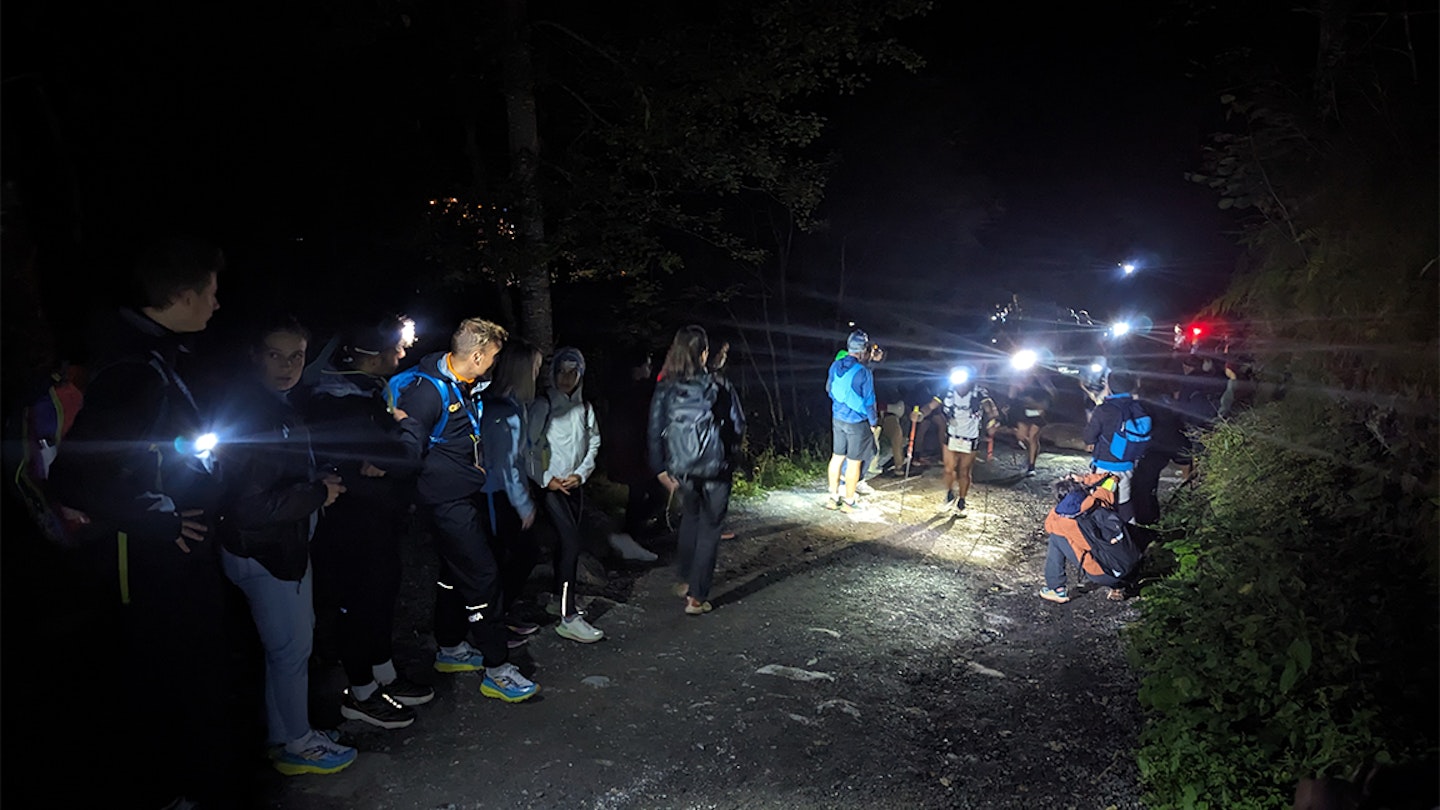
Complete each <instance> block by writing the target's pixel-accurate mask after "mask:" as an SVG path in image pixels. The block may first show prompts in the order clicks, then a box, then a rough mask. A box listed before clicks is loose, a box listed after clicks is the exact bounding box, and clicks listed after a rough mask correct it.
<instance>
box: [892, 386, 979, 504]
mask: <svg viewBox="0 0 1440 810" xmlns="http://www.w3.org/2000/svg"><path fill="white" fill-rule="evenodd" d="M975 376H976V375H975V374H974V373H973V372H972V371H971V370H970V369H966V368H958V369H955V370H954V371H953V372H951V375H950V386H949V387H948V388H946V390H945V391H943V392H941V393H939V394H936V395H935V396H934V397H933V398H931V400H930V402H929V403H927V404H926V405H925V407H923V408H920V409H919V410H917V411H912V412H911V414H910V418H911V420H912V421H914V422H916V423H919V422H921V421H923V420H924V419H926V418H927V417H929V416H930V414H932V413H934V412H935V411H936V410H937V409H939V410H940V411H941V413H943V414H944V415H945V444H944V445H942V450H941V452H942V454H943V457H944V462H945V500H944V501H942V502H941V504H940V511H941V512H942V513H945V512H949V511H951V510H953V511H954V513H955V516H956V517H964V516H965V498H966V496H968V495H969V494H970V484H971V483H972V478H973V472H974V467H975V453H976V452H977V451H978V450H979V449H980V434H981V428H982V421H983V427H984V429H985V430H987V431H988V430H992V429H994V426H995V425H996V424H997V422H998V420H999V417H1000V413H999V410H998V409H996V407H995V401H994V400H993V399H991V398H990V392H989V391H987V390H986V389H985V388H984V387H983V386H981V385H979V384H978V383H977V382H976V380H975ZM982 418H983V420H982Z"/></svg>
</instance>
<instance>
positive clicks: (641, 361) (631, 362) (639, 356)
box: [623, 349, 655, 382]
mask: <svg viewBox="0 0 1440 810" xmlns="http://www.w3.org/2000/svg"><path fill="white" fill-rule="evenodd" d="M623 356H624V358H625V370H626V375H625V376H626V377H627V378H628V379H630V380H634V381H637V382H638V381H642V380H648V379H650V378H651V377H653V376H654V375H655V368H654V365H653V359H652V358H651V356H650V350H649V349H630V350H629V351H628V352H626V353H625V354H624V355H623Z"/></svg>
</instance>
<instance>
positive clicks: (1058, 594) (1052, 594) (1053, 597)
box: [1040, 588, 1070, 605]
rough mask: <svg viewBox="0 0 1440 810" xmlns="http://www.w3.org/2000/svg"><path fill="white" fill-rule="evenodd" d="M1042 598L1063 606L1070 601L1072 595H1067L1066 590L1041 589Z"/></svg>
mask: <svg viewBox="0 0 1440 810" xmlns="http://www.w3.org/2000/svg"><path fill="white" fill-rule="evenodd" d="M1040 598H1041V599H1044V600H1046V601H1049V602H1058V603H1059V604H1062V605H1063V604H1065V603H1066V602H1069V601H1070V594H1068V593H1066V592H1065V589H1064V588H1053V589H1052V588H1041V589H1040Z"/></svg>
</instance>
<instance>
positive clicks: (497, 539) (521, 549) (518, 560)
mask: <svg viewBox="0 0 1440 810" xmlns="http://www.w3.org/2000/svg"><path fill="white" fill-rule="evenodd" d="M485 497H486V500H487V501H488V507H489V509H490V514H489V518H488V519H489V520H490V521H491V522H490V528H491V534H490V553H491V554H493V555H494V556H495V562H496V564H498V565H499V566H500V599H501V604H503V605H504V608H505V613H506V614H507V615H508V614H509V613H510V609H511V608H512V607H514V606H515V600H516V599H519V598H520V594H521V593H523V592H524V590H525V583H526V582H529V581H530V572H531V571H534V570H535V563H536V562H537V561H538V560H539V559H540V550H539V549H538V548H536V546H535V535H534V533H533V532H531V531H529V530H526V529H522V528H521V527H520V513H519V512H517V511H515V507H514V506H512V505H511V504H510V496H509V495H506V494H505V493H503V492H492V493H490V494H488V495H486V496H485Z"/></svg>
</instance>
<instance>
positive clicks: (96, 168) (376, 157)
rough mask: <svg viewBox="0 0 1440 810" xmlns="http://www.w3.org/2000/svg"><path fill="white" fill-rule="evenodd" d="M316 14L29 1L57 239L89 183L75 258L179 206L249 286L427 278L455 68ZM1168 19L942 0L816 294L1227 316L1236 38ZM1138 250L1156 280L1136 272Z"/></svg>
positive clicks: (27, 37) (20, 61)
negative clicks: (1210, 174)
mask: <svg viewBox="0 0 1440 810" xmlns="http://www.w3.org/2000/svg"><path fill="white" fill-rule="evenodd" d="M302 6H303V4H302ZM127 8H129V7H127ZM299 8H300V7H292V6H290V5H275V6H264V5H254V4H245V5H240V4H220V5H215V6H211V5H208V4H206V5H203V6H195V7H192V6H182V5H176V6H175V7H174V8H173V9H171V8H163V7H161V6H158V5H148V6H146V5H142V6H141V7H140V10H138V11H130V10H124V11H122V10H120V9H119V7H106V8H104V9H102V10H98V11H97V10H91V11H87V12H85V13H84V14H77V13H76V11H75V10H74V9H66V8H61V7H57V6H56V5H55V4H41V3H37V2H33V0H32V2H30V3H28V4H19V3H9V4H6V6H5V22H6V24H5V25H4V26H3V27H4V29H5V36H6V39H5V64H4V71H5V78H6V83H5V91H4V92H5V96H4V100H5V108H6V109H5V112H6V115H5V116H4V129H5V140H4V148H5V154H4V162H3V163H4V171H5V175H6V177H7V179H17V180H20V181H21V183H22V185H23V187H24V191H25V193H26V195H27V198H26V201H27V203H28V204H29V207H30V210H31V211H32V214H33V215H34V216H36V217H37V218H40V219H43V220H45V221H46V222H49V223H50V224H51V226H52V227H63V226H55V225H54V223H55V222H61V221H63V220H64V219H65V216H64V212H65V211H66V207H67V204H68V201H70V200H72V199H74V198H75V197H76V196H77V195H76V194H74V193H72V192H71V189H77V190H78V192H79V193H78V197H79V198H80V201H81V204H82V207H83V213H84V220H83V226H84V228H85V236H86V238H87V239H88V240H89V245H90V252H89V253H86V254H84V255H83V256H78V257H77V256H71V257H67V260H66V262H57V263H61V264H64V263H69V264H72V265H73V264H75V263H77V262H83V263H85V264H87V265H88V266H94V265H95V264H96V263H102V264H103V263H104V262H105V259H104V258H103V254H105V253H106V249H105V248H103V247H97V243H100V244H103V245H110V244H113V245H115V250H114V251H112V252H113V253H114V254H115V255H117V256H118V255H121V254H123V253H124V250H122V249H121V247H122V246H125V247H128V245H125V242H126V239H127V238H128V237H130V236H132V235H135V234H140V233H143V232H144V230H143V229H144V228H145V227H146V226H148V225H150V224H152V222H154V221H158V220H163V219H165V218H166V217H167V216H171V217H173V218H175V219H179V220H181V221H188V222H189V223H193V224H195V225H197V226H199V227H201V228H202V229H204V230H205V231H207V232H209V233H212V234H215V235H216V236H217V238H219V239H221V240H222V241H225V242H227V243H228V244H230V245H231V246H232V253H233V254H235V255H236V256H238V261H239V263H240V264H242V265H245V264H248V265H249V269H248V274H249V275H248V277H245V278H237V279H235V280H234V281H233V282H232V284H231V289H232V290H236V289H240V290H246V291H247V293H246V294H249V295H255V296H260V295H275V294H277V292H276V291H277V290H278V291H280V293H279V294H282V295H286V296H292V297H297V298H304V297H307V296H309V297H313V296H315V295H319V294H324V293H325V291H326V289H327V285H332V282H331V281H330V280H328V279H327V280H322V276H321V274H318V273H308V272H307V270H306V268H313V267H320V266H325V267H329V268H331V269H333V268H335V267H340V266H343V267H347V268H350V269H351V271H352V272H355V273H357V274H359V276H360V278H359V279H358V283H357V284H354V285H353V286H362V287H367V288H377V287H372V286H371V285H379V287H378V289H384V288H385V287H386V284H387V283H388V282H394V281H395V277H397V276H403V275H406V267H407V261H408V259H407V258H405V257H404V256H402V255H399V254H398V253H396V251H394V250H393V249H391V248H389V247H387V244H389V243H390V241H392V240H390V238H389V237H390V234H387V233H386V226H387V223H388V222H389V221H390V219H387V218H389V217H391V216H392V214H393V213H394V212H395V210H396V207H397V205H398V204H399V203H401V202H403V201H405V200H412V199H422V198H423V197H425V196H426V195H429V194H433V193H434V191H433V189H436V188H439V187H440V183H439V181H438V178H442V177H445V176H447V174H453V173H454V172H455V169H456V167H457V165H460V164H461V163H462V161H463V158H462V157H461V156H460V155H459V153H458V139H457V138H456V136H455V134H454V133H455V130H456V129H457V126H458V125H457V122H456V121H455V120H454V116H453V114H452V113H451V112H450V111H449V110H450V103H451V102H450V99H449V98H448V97H447V93H450V92H452V91H451V90H450V89H448V85H447V84H446V76H447V71H448V70H449V68H448V67H447V66H446V65H444V64H439V63H438V61H437V59H436V57H435V56H434V55H433V54H431V53H428V52H425V51H424V50H423V49H420V48H417V47H416V45H415V41H416V38H414V37H408V36H406V35H405V32H404V31H403V30H400V29H396V28H394V27H393V25H392V27H389V28H379V29H377V28H375V27H374V26H370V25H369V23H368V22H366V21H363V20H361V21H357V22H356V23H355V24H354V25H351V26H348V27H347V26H345V25H338V26H337V25H336V24H335V17H333V16H331V17H327V18H323V19H322V18H321V17H320V16H319V15H320V14H321V12H319V11H316V10H313V7H308V6H306V8H312V10H311V11H302V10H298V9H299ZM545 9H546V4H544V3H540V2H537V3H535V4H534V10H535V11H536V13H537V14H544V13H545ZM1156 14H1157V11H1156V10H1155V8H1154V7H1153V6H1152V4H1138V3H1122V4H1099V5H1098V6H1095V5H1093V4H1092V5H1091V6H1085V7H1081V6H1071V7H1067V8H1064V9H1050V8H1046V9H1044V10H1043V11H1042V10H1040V9H1039V8H1038V7H1035V6H1033V5H1026V4H993V5H988V6H977V4H960V3H951V4H948V5H947V4H944V3H941V4H939V7H938V8H937V9H936V10H935V11H933V12H932V13H931V14H930V15H929V16H928V17H927V18H925V19H923V20H921V21H919V22H915V23H909V24H906V25H905V26H903V28H902V29H901V32H900V33H901V36H902V37H904V38H905V39H906V40H907V41H908V42H910V43H911V44H913V45H914V46H915V47H916V48H918V49H919V50H921V51H922V52H923V53H924V54H925V56H926V57H927V59H928V61H929V65H928V67H927V68H926V69H925V70H924V71H922V73H921V74H919V75H916V76H908V75H898V74H896V73H894V72H890V73H882V74H881V75H880V76H879V77H878V78H877V81H876V82H875V84H874V85H873V86H872V87H871V88H870V89H868V90H866V91H863V92H862V93H860V94H859V95H858V96H856V97H855V98H854V99H853V100H850V101H853V103H849V102H848V101H847V103H846V104H842V105H839V106H836V107H834V109H833V110H832V122H833V129H832V130H831V132H830V133H829V135H828V136H827V145H828V146H833V147H836V148H839V149H841V150H842V151H843V154H844V159H843V162H842V164H841V168H840V171H839V172H838V174H837V175H836V177H835V178H834V181H833V183H832V185H831V187H830V193H829V194H828V196H827V201H826V204H825V208H824V209H823V210H822V212H821V213H822V215H824V216H825V217H827V218H828V219H829V220H830V228H829V230H828V231H826V232H825V233H822V234H819V235H817V236H816V237H815V238H813V239H811V240H809V241H808V242H807V244H806V245H805V247H804V249H803V251H802V253H803V257H804V261H805V268H804V271H803V272H802V273H800V274H799V276H798V277H799V278H801V279H803V280H804V283H805V284H807V285H809V287H810V289H809V290H808V292H810V293H811V294H812V295H813V296H814V297H815V298H817V299H823V298H828V297H830V296H832V295H833V294H834V293H833V285H834V284H835V279H836V276H837V274H838V266H839V265H838V255H839V245H840V241H841V240H842V238H843V239H844V240H845V241H846V243H847V246H848V253H847V255H848V262H847V268H848V270H849V273H850V276H851V278H850V280H849V282H848V284H849V287H850V289H851V290H852V294H853V295H855V296H857V297H860V298H861V299H863V300H864V301H866V302H868V303H869V304H870V305H872V306H875V305H879V309H880V310H881V311H885V310H886V309H887V308H888V309H894V308H895V307H902V308H906V309H907V311H909V312H911V313H913V314H918V315H920V316H922V317H927V316H925V313H926V308H927V307H936V308H938V309H940V310H941V312H939V313H937V316H948V315H949V314H952V312H953V311H955V310H960V309H968V310H972V311H974V312H986V311H988V310H989V308H990V306H991V305H992V304H994V303H995V302H997V301H999V300H1002V295H1003V293H1005V292H1007V291H1011V290H1014V291H1020V292H1023V293H1025V294H1027V295H1033V296H1034V297H1035V300H1052V301H1054V302H1057V303H1061V304H1064V305H1065V306H1075V307H1077V308H1079V307H1089V308H1092V309H1094V310H1096V311H1097V313H1098V314H1107V313H1108V311H1117V310H1121V309H1129V308H1134V309H1137V310H1143V311H1146V312H1147V313H1149V312H1153V313H1154V315H1155V317H1156V318H1157V320H1158V319H1161V318H1163V317H1183V315H1184V314H1185V313H1188V312H1190V311H1193V310H1194V309H1195V308H1197V307H1199V306H1200V305H1202V304H1204V303H1205V302H1206V301H1207V300H1208V299H1209V298H1210V297H1211V296H1213V294H1214V293H1216V292H1218V290H1219V288H1220V286H1221V285H1222V284H1223V280H1224V278H1225V276H1226V274H1227V273H1228V272H1229V271H1230V269H1231V268H1232V267H1233V266H1234V262H1235V257H1236V253H1237V251H1236V249H1235V247H1234V243H1233V240H1232V239H1231V238H1230V237H1227V236H1226V235H1224V233H1223V231H1224V230H1225V229H1226V228H1228V227H1231V226H1232V223H1231V221H1230V220H1228V219H1227V218H1226V217H1225V216H1224V215H1222V213H1221V212H1220V211H1218V210H1217V209H1216V207H1215V200H1214V198H1213V197H1212V196H1211V195H1210V194H1209V193H1208V192H1206V191H1205V190H1203V189H1200V188H1198V187H1195V186H1193V185H1191V184H1188V183H1186V182H1185V181H1184V180H1183V179H1182V178H1181V174H1182V173H1183V172H1185V171H1187V170H1190V169H1194V168H1196V167H1197V166H1198V162H1199V147H1200V145H1201V144H1202V142H1203V138H1204V136H1205V134H1206V133H1207V132H1209V131H1211V130H1213V129H1214V128H1215V127H1216V126H1217V125H1218V123H1219V121H1218V116H1217V112H1218V105H1217V104H1216V103H1215V97H1216V95H1217V93H1216V88H1214V87H1210V86H1207V82H1206V81H1205V80H1203V79H1198V80H1197V79H1187V78H1186V77H1185V75H1184V73H1185V72H1186V70H1187V60H1188V58H1189V56H1190V55H1192V54H1204V53H1205V52H1206V50H1207V47H1208V49H1209V51H1210V52H1211V53H1213V50H1214V47H1215V45H1213V44H1208V43H1206V42H1205V41H1204V40H1203V36H1204V32H1203V30H1200V31H1197V30H1185V31H1182V30H1181V29H1180V28H1179V26H1176V25H1157V24H1156V21H1155V17H1156ZM307 15H308V16H307ZM417 24H418V23H417ZM432 24H434V23H432ZM1257 29H1258V26H1257ZM42 89H43V95H42V93H41V90H42ZM496 109H497V112H498V110H499V109H500V108H499V107H496ZM47 116H49V117H47ZM62 155H68V156H69V158H70V160H69V162H68V164H67V162H66V161H63V160H60V159H59V158H60V157H61V156H62ZM66 165H68V166H72V167H73V169H74V173H75V174H74V179H73V181H72V180H71V179H70V178H69V176H67V173H66V171H65V168H64V167H65V166H66ZM72 183H73V185H72ZM177 214H178V217H176V216H174V215H177ZM300 237H303V238H304V239H305V241H304V242H299V241H296V240H297V238H300ZM97 254H101V255H99V256H97ZM1137 255H1138V256H1144V257H1146V259H1147V269H1146V270H1145V271H1144V272H1143V273H1142V274H1141V276H1139V277H1137V278H1136V279H1132V280H1131V281H1130V282H1127V283H1126V284H1124V285H1117V284H1115V283H1114V279H1113V275H1114V274H1113V266H1114V264H1115V263H1116V262H1118V261H1121V260H1124V259H1126V258H1129V257H1132V256H1137ZM896 280H899V282H900V283H898V284H897V283H894V282H895V281H896ZM389 286H390V287H392V288H394V289H396V290H399V289H400V288H401V287H402V286H403V285H401V284H399V283H393V284H390V285H389ZM937 292H938V293H939V294H938V295H937Z"/></svg>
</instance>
